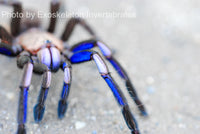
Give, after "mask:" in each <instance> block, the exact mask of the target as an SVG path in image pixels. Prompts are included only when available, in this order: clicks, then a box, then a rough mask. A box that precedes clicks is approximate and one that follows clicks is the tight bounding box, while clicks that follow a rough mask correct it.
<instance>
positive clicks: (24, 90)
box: [17, 62, 33, 134]
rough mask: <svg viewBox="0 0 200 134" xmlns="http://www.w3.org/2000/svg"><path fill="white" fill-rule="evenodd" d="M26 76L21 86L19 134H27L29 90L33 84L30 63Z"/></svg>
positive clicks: (25, 72) (18, 117) (25, 70)
mask: <svg viewBox="0 0 200 134" xmlns="http://www.w3.org/2000/svg"><path fill="white" fill-rule="evenodd" d="M23 70H24V74H23V76H22V81H21V84H20V95H19V106H18V116H17V122H18V130H17V134H26V129H25V123H26V116H27V101H28V89H29V86H30V83H31V78H32V72H33V64H32V63H30V62H28V63H26V64H25V65H24V68H23Z"/></svg>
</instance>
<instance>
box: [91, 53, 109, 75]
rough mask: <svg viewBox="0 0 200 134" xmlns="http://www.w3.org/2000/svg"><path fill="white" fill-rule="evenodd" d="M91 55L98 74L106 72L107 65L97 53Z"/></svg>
mask: <svg viewBox="0 0 200 134" xmlns="http://www.w3.org/2000/svg"><path fill="white" fill-rule="evenodd" d="M92 57H93V59H94V61H95V63H96V65H97V67H98V69H99V72H100V74H108V67H107V66H106V64H105V62H104V61H103V59H102V58H101V57H100V56H99V55H98V54H94V55H93V56H92Z"/></svg>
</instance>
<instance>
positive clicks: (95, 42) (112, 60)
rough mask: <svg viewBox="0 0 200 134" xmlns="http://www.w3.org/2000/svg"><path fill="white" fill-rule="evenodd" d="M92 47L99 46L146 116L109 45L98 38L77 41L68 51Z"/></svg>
mask: <svg viewBox="0 0 200 134" xmlns="http://www.w3.org/2000/svg"><path fill="white" fill-rule="evenodd" d="M94 47H99V49H100V50H101V52H102V54H103V55H104V56H105V58H106V59H107V60H108V61H109V62H110V63H111V64H112V66H113V67H114V68H115V70H116V71H117V72H118V74H119V76H120V77H121V78H122V79H124V80H125V84H126V87H127V90H128V92H129V94H130V96H131V97H132V99H133V100H134V101H135V103H136V105H137V106H138V108H139V110H140V112H141V114H142V115H143V116H147V112H146V109H145V107H144V105H143V104H142V102H141V100H140V99H139V97H138V95H137V92H136V90H135V88H134V86H133V84H132V83H131V80H130V79H129V77H128V75H127V73H126V71H125V70H124V68H123V67H122V66H121V65H120V64H119V62H118V61H117V60H116V59H115V58H114V56H113V55H112V52H111V50H110V49H109V47H108V46H107V45H105V44H104V43H102V42H100V41H98V40H86V41H82V42H79V43H77V44H75V45H74V46H72V47H71V49H70V51H72V52H74V53H75V52H78V51H83V50H88V49H92V48H94Z"/></svg>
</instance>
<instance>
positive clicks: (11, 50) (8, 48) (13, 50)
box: [0, 26, 22, 56]
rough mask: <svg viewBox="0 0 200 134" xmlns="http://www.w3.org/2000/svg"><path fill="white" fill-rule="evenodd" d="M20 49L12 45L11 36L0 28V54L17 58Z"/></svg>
mask: <svg viewBox="0 0 200 134" xmlns="http://www.w3.org/2000/svg"><path fill="white" fill-rule="evenodd" d="M21 51H22V48H21V47H20V46H17V45H13V44H12V36H11V35H10V34H9V33H8V32H7V31H6V29H5V28H3V27H2V26H0V53H1V54H4V55H7V56H17V55H18V54H19V53H20V52H21Z"/></svg>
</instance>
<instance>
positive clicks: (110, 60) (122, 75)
mask: <svg viewBox="0 0 200 134" xmlns="http://www.w3.org/2000/svg"><path fill="white" fill-rule="evenodd" d="M108 61H109V62H110V63H111V64H112V65H113V67H114V68H115V70H116V71H117V72H118V74H119V75H120V76H121V77H122V78H123V79H127V76H126V74H124V72H123V70H122V68H121V67H120V65H119V64H118V63H117V62H116V61H115V60H113V59H111V58H109V59H108Z"/></svg>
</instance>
